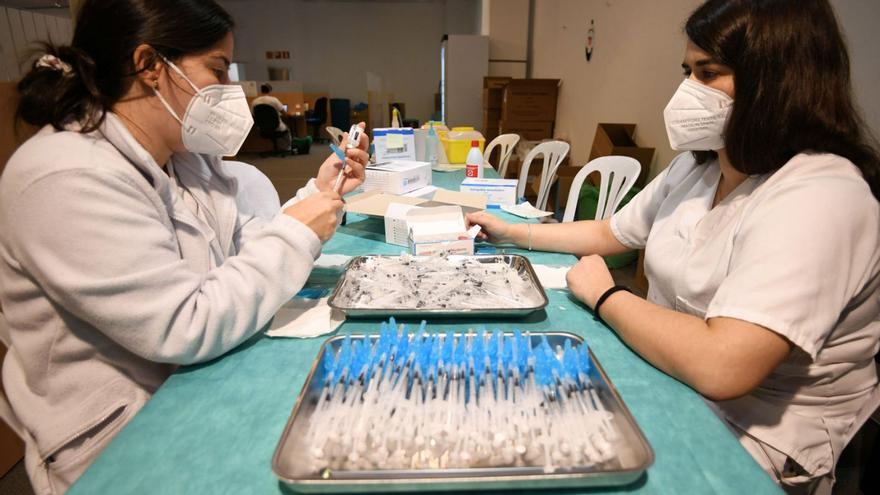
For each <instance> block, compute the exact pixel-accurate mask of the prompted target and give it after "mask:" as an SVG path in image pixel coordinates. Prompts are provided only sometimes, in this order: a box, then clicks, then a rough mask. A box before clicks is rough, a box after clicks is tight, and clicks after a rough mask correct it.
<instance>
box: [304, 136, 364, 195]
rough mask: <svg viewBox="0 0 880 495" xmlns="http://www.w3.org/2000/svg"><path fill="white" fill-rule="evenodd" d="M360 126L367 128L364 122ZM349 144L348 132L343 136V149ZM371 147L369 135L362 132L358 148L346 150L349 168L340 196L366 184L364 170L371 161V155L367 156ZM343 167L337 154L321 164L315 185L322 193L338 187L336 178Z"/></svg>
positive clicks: (344, 175)
mask: <svg viewBox="0 0 880 495" xmlns="http://www.w3.org/2000/svg"><path fill="white" fill-rule="evenodd" d="M358 125H359V126H360V127H361V129H363V128H364V127H365V124H364V123H363V122H361V123H359V124H358ZM347 142H348V133H347V132H346V133H343V134H342V146H343V149H344V148H345V143H347ZM369 146H370V138H369V136H367V133H365V132H362V133H361V139H360V141H359V142H358V143H357V147H356V148H351V149H346V150H344V151H345V157H346V160H345V161H346V164H347V165H348V167H347V168H346V169H345V172H344V173H343V174H342V183H341V184H340V190H339V191H338V192H339V194H340V195H342V194H346V193H349V192H351V191H353V190H354V189H355V188H356V187H357V186H359V185H361V183H363V182H364V176H365V175H364V168H365V167H366V166H367V163H369V160H370V155H368V154H367V149H368V148H369ZM342 166H343V164H342V162H341V161H340V160H339V157H337V156H336V154H335V153H333V154H331V155H330V156H329V157H327V159H326V160H324V163H322V164H321V168H320V169H319V170H318V176H317V177H315V183H316V185H317V186H318V189H319V190H321V191H330V190H332V189H333V186H334V185H336V177H337V176H338V175H339V169H341V168H342Z"/></svg>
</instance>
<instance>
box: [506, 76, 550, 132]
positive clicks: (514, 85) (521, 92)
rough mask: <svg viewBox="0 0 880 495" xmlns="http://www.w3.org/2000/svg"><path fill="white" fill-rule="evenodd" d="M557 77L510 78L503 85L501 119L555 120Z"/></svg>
mask: <svg viewBox="0 0 880 495" xmlns="http://www.w3.org/2000/svg"><path fill="white" fill-rule="evenodd" d="M558 94H559V79H512V80H511V81H510V82H509V83H508V84H507V86H505V87H504V99H503V102H502V107H501V108H502V110H501V119H502V120H519V121H544V122H546V121H555V120H556V99H557V96H558Z"/></svg>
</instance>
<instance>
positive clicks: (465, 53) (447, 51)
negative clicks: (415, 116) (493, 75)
mask: <svg viewBox="0 0 880 495" xmlns="http://www.w3.org/2000/svg"><path fill="white" fill-rule="evenodd" d="M487 75H489V37H488V36H479V35H458V34H454V35H448V36H444V37H443V41H442V42H441V44H440V108H441V112H442V115H443V121H444V122H445V123H446V125H447V126H448V127H449V128H450V129H451V128H452V127H457V126H472V127H474V128H475V129H479V128H480V127H481V126H482V124H483V103H482V99H483V78H484V77H486V76H487Z"/></svg>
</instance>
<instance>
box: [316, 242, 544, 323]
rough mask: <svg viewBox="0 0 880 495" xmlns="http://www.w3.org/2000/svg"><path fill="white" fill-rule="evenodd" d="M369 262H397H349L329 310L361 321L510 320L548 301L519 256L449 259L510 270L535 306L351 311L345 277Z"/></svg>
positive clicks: (528, 265) (364, 258)
mask: <svg viewBox="0 0 880 495" xmlns="http://www.w3.org/2000/svg"><path fill="white" fill-rule="evenodd" d="M373 258H397V256H380V255H370V256H357V257H354V258H352V259H351V260H350V261H349V263H348V265H346V268H345V273H344V274H343V276H342V277H341V278H340V279H339V282H337V284H336V288H335V289H334V290H333V295H332V296H330V300H329V301H328V302H327V303H328V304H329V305H330V307H331V308H333V309H337V310H339V311H342V312H343V313H345V315H346V316H348V317H364V318H380V317H388V316H398V317H406V316H431V317H453V318H458V317H471V316H484V317H510V316H523V315H527V314H529V313H531V312H533V311H537V310H539V309H543V308H544V307H545V306H547V303H548V299H547V294H545V293H544V287H542V286H541V282H540V281H539V280H538V276H537V275H536V274H535V270H534V269H533V268H532V264H531V263H529V260H528V258H526V257H524V256H520V255H512V254H507V255H494V254H489V255H474V256H460V255H457V256H449V259H451V260H456V259H464V258H467V259H472V260H476V261H479V262H481V263H497V262H499V261H500V262H502V263H504V264H506V265H508V266H510V267H511V268H513V269H514V270H515V271H516V272H517V273H519V274H520V276H522V277H523V279H524V280H525V281H526V282H527V283H528V285H529V291H530V292H529V293H528V294H524V295H526V296H528V297H529V298H530V299H531V300H534V301H539V302H538V304H534V305H528V306H523V307H513V308H436V307H435V308H430V307H428V308H418V309H414V308H394V307H385V308H380V307H370V308H360V307H354V305H353V304H352V301H351V300H350V299H348V298H345V297H343V296H342V295H341V294H343V292H344V289H345V288H346V287H347V284H350V283H351V280H350V278H349V274H350V273H352V272H353V271H354V270H355V269H357V268H358V267H359V266H360V265H361V264H363V263H366V262H367V261H369V260H370V259H373ZM413 258H416V259H418V258H420V257H418V256H414V257H413Z"/></svg>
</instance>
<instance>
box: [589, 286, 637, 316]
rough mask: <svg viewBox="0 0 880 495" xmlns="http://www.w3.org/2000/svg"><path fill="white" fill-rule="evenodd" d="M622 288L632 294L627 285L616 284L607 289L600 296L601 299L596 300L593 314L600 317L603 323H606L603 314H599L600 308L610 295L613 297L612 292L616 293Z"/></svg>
mask: <svg viewBox="0 0 880 495" xmlns="http://www.w3.org/2000/svg"><path fill="white" fill-rule="evenodd" d="M622 290H625V291H627V292H629V293H630V294H632V291H631V290H630V289H629V287H627V286H625V285H615V286H614V287H612V288H610V289H608V290H606V291H605V292H604V293H603V294H602V295H601V296H599V300H598V301H596V305H595V306H594V307H593V314H594V315H596V318H599V321H601V322H602V323H605V320H603V319H602V316H600V315H599V308H601V307H602V304H604V303H605V301H606V300H607V299H608V298H609V297H611V294H614V293H615V292H619V291H622Z"/></svg>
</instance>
